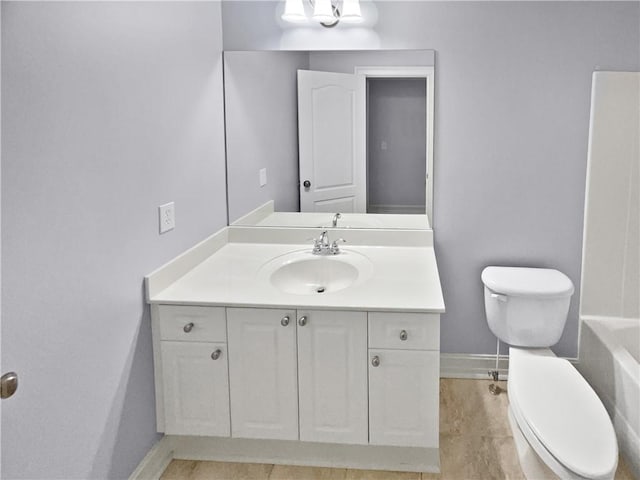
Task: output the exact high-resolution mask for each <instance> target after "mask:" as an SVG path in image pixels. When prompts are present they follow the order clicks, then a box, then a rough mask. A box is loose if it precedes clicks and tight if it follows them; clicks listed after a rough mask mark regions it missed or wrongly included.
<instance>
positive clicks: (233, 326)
mask: <svg viewBox="0 0 640 480" xmlns="http://www.w3.org/2000/svg"><path fill="white" fill-rule="evenodd" d="M227 319H228V328H227V331H228V335H229V340H228V343H229V377H230V385H231V425H232V436H233V437H243V438H271V439H280V440H297V439H298V390H297V389H298V379H297V365H296V316H295V311H294V310H271V309H256V308H229V309H227Z"/></svg>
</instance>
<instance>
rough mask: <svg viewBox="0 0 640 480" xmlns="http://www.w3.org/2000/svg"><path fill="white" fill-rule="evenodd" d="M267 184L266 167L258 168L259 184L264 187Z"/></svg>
mask: <svg viewBox="0 0 640 480" xmlns="http://www.w3.org/2000/svg"><path fill="white" fill-rule="evenodd" d="M266 184H267V169H266V168H261V169H260V186H261V187H264V186H265V185H266Z"/></svg>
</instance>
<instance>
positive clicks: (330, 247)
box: [311, 230, 346, 255]
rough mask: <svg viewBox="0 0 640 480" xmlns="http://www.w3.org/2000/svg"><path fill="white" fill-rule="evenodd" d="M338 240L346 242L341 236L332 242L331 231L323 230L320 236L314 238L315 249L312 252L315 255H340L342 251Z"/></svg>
mask: <svg viewBox="0 0 640 480" xmlns="http://www.w3.org/2000/svg"><path fill="white" fill-rule="evenodd" d="M338 242H346V240H345V239H344V238H339V239H338V240H334V241H333V243H331V241H330V240H329V233H328V232H327V231H326V230H323V231H322V233H321V234H320V236H319V237H318V238H314V239H313V250H312V251H311V253H313V254H314V255H338V254H339V253H340V247H339V246H338Z"/></svg>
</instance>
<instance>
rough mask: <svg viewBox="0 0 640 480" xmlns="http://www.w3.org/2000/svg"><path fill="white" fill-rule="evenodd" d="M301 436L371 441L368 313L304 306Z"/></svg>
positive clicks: (300, 359) (300, 341)
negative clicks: (309, 308) (308, 308)
mask: <svg viewBox="0 0 640 480" xmlns="http://www.w3.org/2000/svg"><path fill="white" fill-rule="evenodd" d="M298 385H299V391H298V394H299V397H300V440H304V441H311V442H331V443H355V444H366V443H367V440H368V435H367V433H368V413H367V314H366V313H365V312H332V311H300V310H298Z"/></svg>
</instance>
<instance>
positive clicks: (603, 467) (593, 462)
mask: <svg viewBox="0 0 640 480" xmlns="http://www.w3.org/2000/svg"><path fill="white" fill-rule="evenodd" d="M508 390H509V422H510V424H511V430H512V432H513V434H514V439H515V440H516V442H517V443H518V442H520V444H519V445H518V444H517V448H518V453H519V457H520V459H521V466H522V469H523V472H524V473H525V475H526V476H527V478H562V479H602V480H604V479H612V478H613V477H614V475H615V471H616V467H617V464H618V444H617V441H616V436H615V431H614V429H613V425H612V424H611V420H610V419H609V416H608V414H607V411H606V410H605V408H604V406H603V405H602V402H601V401H600V399H599V398H598V396H597V395H596V393H595V392H594V391H593V389H592V388H591V387H590V386H589V384H588V383H587V382H586V380H585V379H584V378H583V377H582V376H581V375H580V373H579V372H578V371H577V370H576V369H575V368H574V367H573V365H571V364H570V363H569V362H568V361H567V360H565V359H563V358H558V357H556V356H555V355H554V354H553V352H551V350H549V349H546V348H535V349H524V348H514V347H511V348H510V349H509V381H508ZM522 438H524V440H526V443H523V442H522ZM523 457H524V458H525V459H526V460H525V462H523V461H522V458H523ZM545 467H546V468H545Z"/></svg>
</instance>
